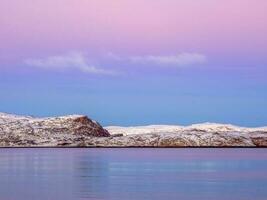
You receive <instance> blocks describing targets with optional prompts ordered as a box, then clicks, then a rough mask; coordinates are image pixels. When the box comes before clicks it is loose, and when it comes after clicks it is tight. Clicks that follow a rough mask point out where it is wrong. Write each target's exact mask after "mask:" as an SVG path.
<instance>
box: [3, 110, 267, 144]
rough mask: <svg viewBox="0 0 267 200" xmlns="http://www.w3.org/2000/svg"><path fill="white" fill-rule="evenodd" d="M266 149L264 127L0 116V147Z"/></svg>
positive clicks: (266, 135) (266, 140) (66, 117)
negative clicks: (115, 123) (123, 123)
mask: <svg viewBox="0 0 267 200" xmlns="http://www.w3.org/2000/svg"><path fill="white" fill-rule="evenodd" d="M42 146H45V147H62V146H64V147H256V146H257V147H267V128H266V127H262V128H244V127H237V126H233V125H225V124H211V123H204V124H196V125H192V126H167V125H156V126H155V125H154V126H140V127H116V126H112V127H106V128H105V129H104V128H102V127H101V125H100V124H98V123H97V122H95V121H92V120H91V119H89V118H88V117H86V116H80V115H71V116H65V117H55V118H33V117H23V116H16V115H10V114H5V113H0V147H42Z"/></svg>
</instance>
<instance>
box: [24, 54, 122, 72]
mask: <svg viewBox="0 0 267 200" xmlns="http://www.w3.org/2000/svg"><path fill="white" fill-rule="evenodd" d="M25 64H27V65H28V66H32V67H38V68H43V69H49V70H66V69H76V70H79V71H81V72H83V73H88V74H104V75H116V74H117V73H116V72H114V71H110V70H106V69H102V68H99V67H96V66H94V65H92V64H90V63H89V62H88V61H87V58H86V57H85V56H84V54H83V53H81V52H72V53H69V54H67V55H60V56H51V57H47V58H43V59H27V60H25Z"/></svg>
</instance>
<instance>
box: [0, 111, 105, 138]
mask: <svg viewBox="0 0 267 200" xmlns="http://www.w3.org/2000/svg"><path fill="white" fill-rule="evenodd" d="M0 134H5V135H10V134H13V135H14V134H26V135H27V134H30V135H44V134H45V135H53V134H54V135H55V134H70V135H80V136H94V137H107V136H109V133H108V131H107V130H105V129H104V128H103V127H102V126H101V125H100V124H99V123H97V122H95V121H92V120H91V119H89V118H88V117H87V116H83V115H70V116H64V117H51V118H33V117H23V116H17V115H10V114H5V113H0Z"/></svg>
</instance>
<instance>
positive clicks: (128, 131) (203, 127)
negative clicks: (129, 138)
mask: <svg viewBox="0 0 267 200" xmlns="http://www.w3.org/2000/svg"><path fill="white" fill-rule="evenodd" d="M105 129H107V130H108V131H109V132H110V133H111V134H123V135H134V134H148V133H162V132H168V133H175V132H179V131H193V130H195V131H203V132H243V133H246V132H255V131H264V132H267V127H257V128H248V127H239V126H235V125H232V124H218V123H209V122H207V123H202V124H193V125H190V126H178V125H148V126H132V127H121V126H107V127H105Z"/></svg>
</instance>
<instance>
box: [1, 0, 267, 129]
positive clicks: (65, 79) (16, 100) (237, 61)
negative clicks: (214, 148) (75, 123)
mask: <svg viewBox="0 0 267 200" xmlns="http://www.w3.org/2000/svg"><path fill="white" fill-rule="evenodd" d="M266 10H267V1H266V0H256V1H255V0H218V1H214V0H198V1H195V0H146V1H144V0H109V1H104V0H78V1H77V0H26V1H25V0H1V1H0V111H5V112H16V113H20V114H33V115H39V116H47V115H61V114H70V113H82V114H88V115H90V116H92V117H94V118H96V119H97V120H99V121H100V122H103V123H104V124H121V125H132V124H151V123H176V124H189V123H197V122H204V121H214V122H222V123H235V124H240V125H247V126H255V125H266V124H267V114H266V113H267V112H266V111H267V103H266V102H267V92H266V91H267V81H266V75H267V69H266V65H267V57H266V54H267V37H266V35H267V14H266ZM141 111H142V113H140V112H141ZM159 113H160V114H159Z"/></svg>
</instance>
